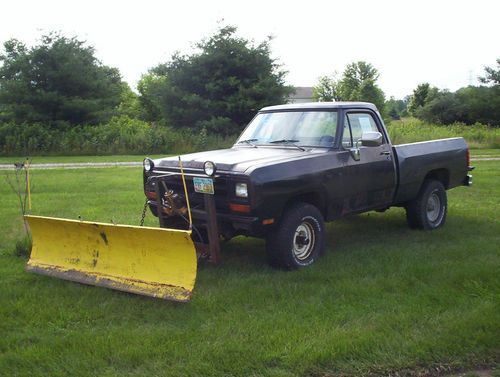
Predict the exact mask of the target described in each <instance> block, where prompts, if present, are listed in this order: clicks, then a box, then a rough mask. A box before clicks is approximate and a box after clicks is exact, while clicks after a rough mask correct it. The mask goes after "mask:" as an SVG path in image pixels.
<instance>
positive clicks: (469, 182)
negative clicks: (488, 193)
mask: <svg viewBox="0 0 500 377" xmlns="http://www.w3.org/2000/svg"><path fill="white" fill-rule="evenodd" d="M462 185H464V186H472V174H467V175H466V176H465V178H464V180H463V182H462Z"/></svg>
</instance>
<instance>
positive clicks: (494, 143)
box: [387, 118, 500, 148]
mask: <svg viewBox="0 0 500 377" xmlns="http://www.w3.org/2000/svg"><path fill="white" fill-rule="evenodd" d="M387 129H388V131H389V135H390V137H391V141H392V142H393V143H394V144H402V143H413V142H417V141H425V140H436V139H444V138H448V137H463V138H464V139H465V140H466V141H467V143H468V145H469V147H471V148H500V129H499V128H498V127H488V126H486V125H484V124H481V123H476V124H473V125H470V126H469V125H466V124H463V123H453V124H450V125H447V126H444V125H437V124H431V123H426V122H423V121H421V120H418V119H415V118H404V119H402V120H399V121H392V122H390V123H388V124H387Z"/></svg>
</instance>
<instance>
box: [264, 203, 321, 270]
mask: <svg viewBox="0 0 500 377" xmlns="http://www.w3.org/2000/svg"><path fill="white" fill-rule="evenodd" d="M324 248H325V223H324V219H323V216H322V215H321V212H320V211H319V210H318V209H317V208H316V207H315V206H313V205H311V204H307V203H302V202H299V203H294V204H293V205H291V206H290V207H289V208H288V209H287V210H286V211H285V212H284V214H283V216H282V218H281V221H280V222H279V224H278V225H277V227H276V229H275V230H274V231H273V232H271V233H270V234H269V235H268V237H267V240H266V251H267V255H268V259H269V264H271V265H272V266H273V267H277V268H284V269H288V270H294V269H297V268H301V267H306V266H309V265H311V264H312V263H314V262H315V261H316V259H317V258H318V257H319V256H320V255H321V254H322V252H323V250H324Z"/></svg>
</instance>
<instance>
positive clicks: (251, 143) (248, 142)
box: [236, 139, 259, 148]
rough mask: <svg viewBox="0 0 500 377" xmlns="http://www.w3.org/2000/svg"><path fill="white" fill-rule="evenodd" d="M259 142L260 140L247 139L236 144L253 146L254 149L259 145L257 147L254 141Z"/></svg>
mask: <svg viewBox="0 0 500 377" xmlns="http://www.w3.org/2000/svg"><path fill="white" fill-rule="evenodd" d="M257 140H259V139H246V140H240V141H238V142H237V143H236V144H243V143H245V144H248V145H251V146H252V147H254V148H257V145H255V144H254V143H253V142H254V141H257Z"/></svg>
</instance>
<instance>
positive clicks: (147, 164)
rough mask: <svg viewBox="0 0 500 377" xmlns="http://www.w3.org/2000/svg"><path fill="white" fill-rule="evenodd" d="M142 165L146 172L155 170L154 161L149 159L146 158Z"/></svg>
mask: <svg viewBox="0 0 500 377" xmlns="http://www.w3.org/2000/svg"><path fill="white" fill-rule="evenodd" d="M142 165H143V166H144V170H145V171H151V170H153V167H154V166H155V164H154V163H153V160H152V159H150V158H149V157H146V158H145V159H144V161H143V162H142Z"/></svg>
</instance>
